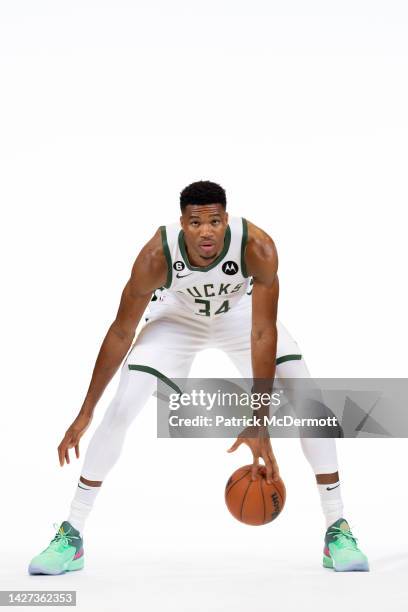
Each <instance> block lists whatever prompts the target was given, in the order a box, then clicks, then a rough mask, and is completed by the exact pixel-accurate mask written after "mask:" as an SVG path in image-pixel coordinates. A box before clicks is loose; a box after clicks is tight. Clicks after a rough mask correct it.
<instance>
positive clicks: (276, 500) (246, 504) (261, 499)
mask: <svg viewBox="0 0 408 612" xmlns="http://www.w3.org/2000/svg"><path fill="white" fill-rule="evenodd" d="M251 468H252V465H244V466H243V467H240V468H239V469H238V470H236V471H235V472H234V473H233V474H232V476H230V478H229V479H228V482H227V484H226V486H225V503H226V504H227V508H228V510H229V511H230V512H231V514H232V516H234V517H235V518H236V519H238V521H241V522H242V523H245V524H246V525H266V524H267V523H270V522H271V521H274V520H275V519H276V518H277V517H278V516H279V514H280V513H281V512H282V510H283V508H284V506H285V500H286V489H285V485H284V483H283V480H282V479H281V478H279V480H278V481H277V482H273V483H272V484H268V483H267V482H266V468H265V466H263V465H261V466H259V469H258V478H257V480H252V479H251Z"/></svg>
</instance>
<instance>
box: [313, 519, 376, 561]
mask: <svg viewBox="0 0 408 612" xmlns="http://www.w3.org/2000/svg"><path fill="white" fill-rule="evenodd" d="M323 567H329V568H331V569H334V571H335V572H368V571H370V570H369V567H368V559H367V557H366V556H365V555H364V554H363V553H362V552H361V550H360V549H359V548H358V546H357V538H355V537H354V536H353V534H352V533H351V530H350V527H349V524H348V523H347V521H346V519H344V518H339V519H338V520H337V521H336V522H335V523H333V525H330V527H329V528H328V529H327V531H326V535H325V538H324V549H323Z"/></svg>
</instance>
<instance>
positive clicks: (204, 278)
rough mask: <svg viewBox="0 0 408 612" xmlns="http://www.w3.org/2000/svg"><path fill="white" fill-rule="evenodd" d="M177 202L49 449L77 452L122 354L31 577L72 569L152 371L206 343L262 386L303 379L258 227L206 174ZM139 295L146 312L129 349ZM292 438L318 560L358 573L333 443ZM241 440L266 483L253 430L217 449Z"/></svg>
mask: <svg viewBox="0 0 408 612" xmlns="http://www.w3.org/2000/svg"><path fill="white" fill-rule="evenodd" d="M180 208H181V217H180V222H181V228H180V225H179V224H178V223H174V224H171V225H168V226H166V227H165V226H161V227H160V228H159V229H158V230H157V231H156V233H155V234H154V236H153V237H152V238H151V240H149V241H148V242H147V244H146V245H145V246H144V247H143V248H142V250H141V251H140V253H139V255H138V256H137V258H136V260H135V263H134V265H133V268H132V273H131V276H130V279H129V281H128V282H127V284H126V286H125V288H124V290H123V293H122V297H121V301H120V305H119V309H118V312H117V315H116V318H115V320H114V321H113V323H112V325H111V326H110V328H109V330H108V333H107V334H106V337H105V339H104V341H103V343H102V346H101V348H100V351H99V354H98V357H97V360H96V364H95V368H94V371H93V374H92V379H91V382H90V385H89V389H88V392H87V394H86V397H85V400H84V402H83V405H82V407H81V410H80V411H79V414H78V416H77V417H76V419H75V420H74V422H73V423H72V425H71V426H70V427H69V428H68V430H67V431H66V433H65V436H64V438H63V440H62V442H61V443H60V445H59V447H58V454H59V461H60V465H61V466H63V465H64V462H67V463H69V462H70V457H69V449H70V448H75V454H76V456H77V457H79V441H80V438H81V437H82V435H83V434H84V433H85V431H86V430H87V429H88V427H89V425H90V423H91V420H92V416H93V411H94V408H95V406H96V404H97V402H98V401H99V399H100V397H101V396H102V394H103V392H104V390H105V388H106V386H107V385H108V383H109V381H110V380H111V379H112V377H113V376H114V374H115V372H116V371H117V370H118V368H119V366H120V364H121V363H122V361H123V360H124V363H123V365H122V368H121V375H120V381H119V386H118V389H117V392H116V394H115V396H114V398H113V400H112V402H111V404H110V405H109V407H108V409H107V411H106V413H105V415H104V418H103V420H102V422H101V423H100V425H99V426H98V428H97V429H96V431H95V433H94V435H93V437H92V439H91V441H90V443H89V447H88V449H87V453H86V456H85V460H84V465H83V468H82V472H81V476H80V478H79V481H78V485H77V490H76V493H75V496H74V498H73V500H72V503H71V508H70V513H69V516H68V518H67V520H65V521H63V522H62V524H61V526H60V527H59V530H58V532H57V533H56V535H55V537H54V538H53V540H52V541H51V543H50V545H49V546H48V547H47V548H46V549H45V550H43V551H42V552H41V553H40V554H39V555H37V556H36V557H34V558H33V559H32V561H31V563H30V565H29V572H30V573H32V574H37V573H45V574H60V573H63V572H64V571H71V570H76V569H82V568H83V566H84V549H83V530H84V525H85V521H86V519H87V517H88V515H89V513H90V511H91V509H92V505H93V503H94V501H95V498H96V496H97V494H98V492H99V490H100V487H101V485H102V482H103V480H104V479H105V477H106V475H107V474H108V472H109V471H110V469H111V468H112V467H113V465H114V464H115V463H116V461H117V459H118V458H119V455H120V453H121V449H122V444H123V441H124V438H125V435H126V431H127V429H128V427H129V425H130V423H131V422H132V421H133V419H134V418H135V416H136V415H137V413H138V412H139V411H140V409H141V408H142V407H143V405H144V404H145V403H146V401H147V400H148V399H149V397H150V396H151V395H152V393H153V392H154V390H155V386H156V379H157V377H159V378H160V379H161V380H163V381H165V382H167V383H168V384H169V386H171V385H172V384H173V383H172V379H173V378H186V377H187V376H188V373H189V371H190V367H191V364H192V361H193V359H194V356H195V355H196V353H197V352H198V351H200V350H203V349H205V348H208V347H216V348H220V349H222V350H224V351H226V352H227V354H228V355H229V356H230V358H231V359H232V360H233V362H234V363H235V365H236V366H237V368H238V370H239V371H240V373H241V375H242V376H243V377H244V378H251V379H253V381H254V384H255V386H256V385H259V381H263V382H265V381H270V382H271V384H272V382H273V380H274V378H275V376H276V377H279V378H282V379H289V380H291V379H292V380H293V381H294V383H293V385H294V386H293V388H294V389H295V381H296V379H299V378H308V377H310V374H309V372H308V370H307V367H306V365H305V363H304V360H303V358H302V355H301V353H300V351H299V347H298V345H297V343H296V342H295V341H294V340H293V339H292V338H291V336H290V334H289V333H288V331H287V330H286V329H285V327H284V326H283V325H282V324H281V323H280V322H279V321H277V308H278V295H279V282H278V276H277V268H278V257H277V252H276V248H275V244H274V242H273V240H272V239H271V238H270V236H268V234H266V233H265V232H264V231H263V230H262V229H260V228H258V227H256V226H255V225H254V224H253V223H250V222H249V221H246V219H244V218H241V217H232V218H229V217H228V213H227V212H226V195H225V191H224V189H223V188H222V187H221V186H220V185H217V184H216V183H212V182H210V181H198V182H196V183H192V184H191V185H189V186H188V187H186V188H185V189H184V190H183V191H182V192H181V195H180ZM156 292H157V294H158V295H159V297H158V296H157V295H156ZM149 302H150V310H149V313H148V316H146V317H145V322H144V325H143V327H142V329H141V331H140V333H139V334H138V336H137V339H136V341H135V343H134V344H133V346H132V342H133V339H134V335H135V330H136V327H137V325H138V323H139V321H140V320H141V318H142V316H143V314H144V312H145V309H146V307H147V306H148V304H149ZM128 351H129V352H128ZM270 388H271V387H269V388H268V389H270ZM289 391H290V389H289ZM300 441H301V445H302V449H303V452H304V454H305V456H306V458H307V460H308V461H309V463H310V464H311V466H312V468H313V470H314V473H315V475H316V482H317V486H318V490H319V493H320V497H321V505H322V509H323V513H324V516H325V520H326V535H325V545H324V553H323V565H324V567H330V568H333V569H335V570H336V571H349V570H363V571H367V570H368V561H367V558H366V556H365V555H364V554H363V553H362V552H361V551H360V550H359V549H358V547H357V544H356V538H355V537H354V536H353V534H352V532H351V530H350V527H349V525H348V523H347V521H346V520H345V519H344V518H343V516H342V514H343V505H342V499H341V493H340V481H339V474H338V465H337V456H336V446H335V440H334V439H333V438H300ZM242 443H245V444H247V445H248V446H249V447H250V448H251V451H252V453H253V466H252V478H254V479H255V478H257V471H258V468H259V459H260V458H262V459H263V461H264V463H265V466H266V468H263V469H266V477H267V480H268V481H269V482H271V481H272V479H273V478H277V477H278V476H279V469H278V465H277V463H276V459H275V456H274V453H273V451H272V447H271V443H270V439H269V435H268V434H267V433H266V432H265V430H264V429H263V428H259V432H258V434H257V435H256V436H255V437H253V436H250V435H249V432H248V431H246V430H244V432H242V434H241V435H240V436H239V437H238V439H237V441H236V442H235V443H234V444H233V445H232V447H231V448H230V449H229V452H233V451H234V450H236V449H237V448H238V447H239V446H240V444H242ZM57 526H58V525H56V527H57Z"/></svg>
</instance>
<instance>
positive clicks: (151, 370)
mask: <svg viewBox="0 0 408 612" xmlns="http://www.w3.org/2000/svg"><path fill="white" fill-rule="evenodd" d="M128 368H129V370H139V371H140V372H147V373H148V374H152V375H153V376H156V377H157V378H160V380H162V381H163V382H164V383H166V384H167V385H169V387H171V388H172V389H174V390H175V391H177V393H182V391H181V389H180V387H178V386H177V385H176V383H174V382H173V381H172V380H170V378H167V376H165V375H164V374H162V373H161V372H159V370H156V369H155V368H151V367H149V366H144V365H134V364H133V363H129V364H128Z"/></svg>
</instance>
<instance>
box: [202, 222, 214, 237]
mask: <svg viewBox="0 0 408 612" xmlns="http://www.w3.org/2000/svg"><path fill="white" fill-rule="evenodd" d="M200 230H201V231H200V237H201V238H213V237H214V229H213V227H212V225H211V224H210V223H207V224H204V223H203V224H202V225H201V228H200Z"/></svg>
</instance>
